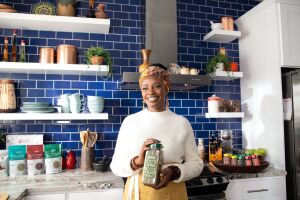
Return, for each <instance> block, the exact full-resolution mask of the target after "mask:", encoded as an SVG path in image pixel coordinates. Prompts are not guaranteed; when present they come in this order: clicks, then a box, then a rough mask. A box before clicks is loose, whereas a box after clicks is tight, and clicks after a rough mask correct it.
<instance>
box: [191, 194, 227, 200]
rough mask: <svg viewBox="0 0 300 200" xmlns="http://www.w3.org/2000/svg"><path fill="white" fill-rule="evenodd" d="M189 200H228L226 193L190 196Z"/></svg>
mask: <svg viewBox="0 0 300 200" xmlns="http://www.w3.org/2000/svg"><path fill="white" fill-rule="evenodd" d="M188 198H189V200H226V198H225V193H224V192H221V193H217V194H207V195H197V196H189V197H188Z"/></svg>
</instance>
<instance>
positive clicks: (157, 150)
mask: <svg viewBox="0 0 300 200" xmlns="http://www.w3.org/2000/svg"><path fill="white" fill-rule="evenodd" d="M161 149H162V144H161V143H160V142H156V143H154V144H151V145H150V149H149V150H147V151H146V155H145V162H144V168H143V176H142V182H143V184H145V185H149V186H155V185H157V184H158V183H159V180H160V179H159V178H160V177H159V172H160V169H161V164H162V150H161Z"/></svg>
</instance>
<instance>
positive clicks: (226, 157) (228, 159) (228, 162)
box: [223, 153, 231, 165]
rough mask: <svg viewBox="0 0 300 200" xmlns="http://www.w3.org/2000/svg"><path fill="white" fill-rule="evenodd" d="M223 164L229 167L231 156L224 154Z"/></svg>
mask: <svg viewBox="0 0 300 200" xmlns="http://www.w3.org/2000/svg"><path fill="white" fill-rule="evenodd" d="M223 164H224V165H230V164H231V154H229V153H225V154H224V155H223Z"/></svg>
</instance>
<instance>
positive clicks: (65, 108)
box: [60, 94, 71, 113]
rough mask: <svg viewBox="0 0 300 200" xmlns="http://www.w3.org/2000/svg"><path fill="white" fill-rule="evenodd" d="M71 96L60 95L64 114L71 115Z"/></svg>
mask: <svg viewBox="0 0 300 200" xmlns="http://www.w3.org/2000/svg"><path fill="white" fill-rule="evenodd" d="M69 96H70V94H62V95H60V105H61V109H62V112H63V113H70V112H71V110H70V100H69Z"/></svg>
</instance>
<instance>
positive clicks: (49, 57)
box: [39, 47, 54, 64]
mask: <svg viewBox="0 0 300 200" xmlns="http://www.w3.org/2000/svg"><path fill="white" fill-rule="evenodd" d="M39 63H50V64H53V63H54V49H53V48H50V47H43V48H40V60H39Z"/></svg>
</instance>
